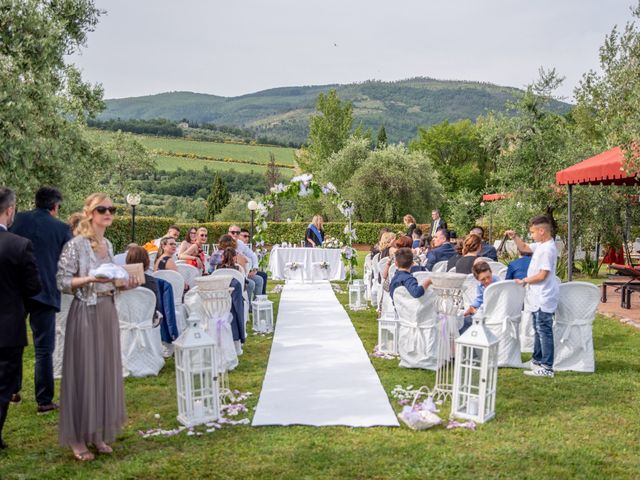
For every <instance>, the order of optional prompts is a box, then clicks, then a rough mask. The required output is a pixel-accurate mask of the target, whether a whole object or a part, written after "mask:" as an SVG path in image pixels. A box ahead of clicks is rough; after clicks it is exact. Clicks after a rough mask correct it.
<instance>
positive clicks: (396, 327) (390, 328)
mask: <svg viewBox="0 0 640 480" xmlns="http://www.w3.org/2000/svg"><path fill="white" fill-rule="evenodd" d="M399 331H400V322H399V321H398V318H397V317H396V313H395V311H393V312H387V313H385V314H384V315H382V316H381V317H380V318H379V319H378V351H379V352H380V353H388V354H391V355H398V334H399Z"/></svg>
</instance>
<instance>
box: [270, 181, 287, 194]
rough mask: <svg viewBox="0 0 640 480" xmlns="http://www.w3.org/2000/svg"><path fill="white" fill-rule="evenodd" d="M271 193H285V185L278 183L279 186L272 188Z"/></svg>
mask: <svg viewBox="0 0 640 480" xmlns="http://www.w3.org/2000/svg"><path fill="white" fill-rule="evenodd" d="M270 191H271V193H282V192H284V184H282V183H278V184H277V185H274V186H273V187H271V189H270Z"/></svg>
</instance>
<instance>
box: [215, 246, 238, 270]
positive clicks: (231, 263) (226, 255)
mask: <svg viewBox="0 0 640 480" xmlns="http://www.w3.org/2000/svg"><path fill="white" fill-rule="evenodd" d="M235 256H236V249H235V248H232V247H227V248H225V249H224V252H222V260H221V261H220V265H219V266H218V268H237V266H236V262H235V260H234V257H235Z"/></svg>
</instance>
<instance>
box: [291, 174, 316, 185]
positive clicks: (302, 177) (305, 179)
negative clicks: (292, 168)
mask: <svg viewBox="0 0 640 480" xmlns="http://www.w3.org/2000/svg"><path fill="white" fill-rule="evenodd" d="M312 179H313V175H311V174H310V173H303V174H302V175H297V176H295V177H293V178H292V179H291V183H296V182H310V181H311V180H312Z"/></svg>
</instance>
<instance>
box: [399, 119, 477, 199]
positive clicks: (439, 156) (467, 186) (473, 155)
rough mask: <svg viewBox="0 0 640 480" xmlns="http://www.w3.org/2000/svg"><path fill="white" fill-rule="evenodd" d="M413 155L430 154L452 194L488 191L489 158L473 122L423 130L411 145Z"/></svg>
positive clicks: (435, 126) (447, 190)
mask: <svg viewBox="0 0 640 480" xmlns="http://www.w3.org/2000/svg"><path fill="white" fill-rule="evenodd" d="M409 148H410V150H411V151H421V152H424V153H426V154H427V155H428V156H429V158H430V159H431V161H432V162H433V168H435V169H436V171H437V172H438V173H439V174H440V182H441V183H442V186H443V187H444V189H445V191H446V192H447V193H448V194H453V193H455V192H457V191H458V190H469V191H476V192H479V191H480V190H482V189H483V188H484V185H485V182H486V179H487V174H488V173H489V168H488V165H489V163H488V156H487V152H486V150H485V148H484V147H483V145H482V138H481V136H480V133H479V131H478V129H477V128H476V126H475V125H474V124H473V123H472V122H471V121H469V120H461V121H459V122H455V123H449V121H447V120H445V121H444V122H442V123H438V124H436V125H433V126H432V127H429V128H420V129H419V131H418V138H417V139H416V140H414V141H413V142H411V144H410V146H409Z"/></svg>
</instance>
